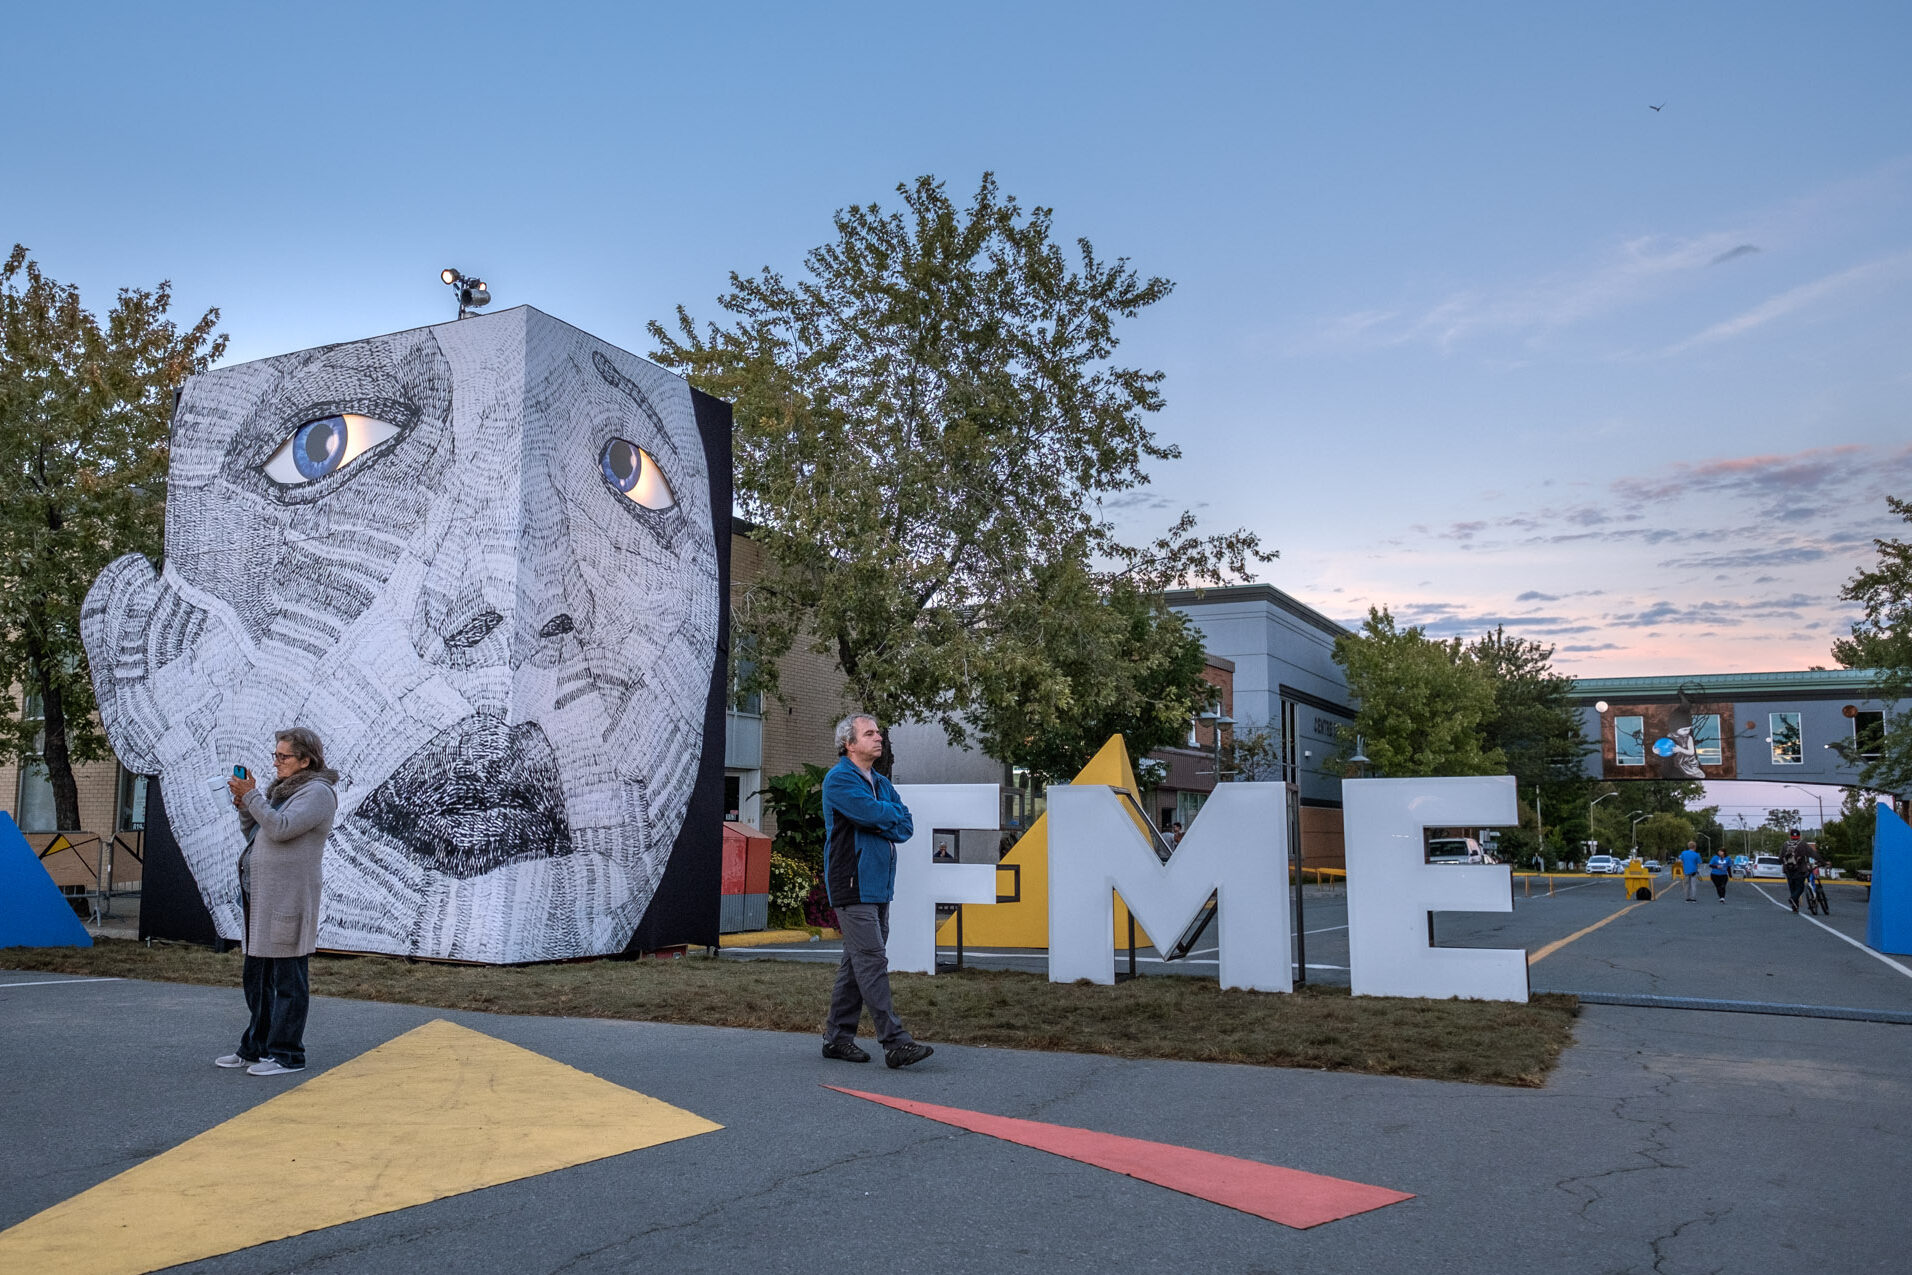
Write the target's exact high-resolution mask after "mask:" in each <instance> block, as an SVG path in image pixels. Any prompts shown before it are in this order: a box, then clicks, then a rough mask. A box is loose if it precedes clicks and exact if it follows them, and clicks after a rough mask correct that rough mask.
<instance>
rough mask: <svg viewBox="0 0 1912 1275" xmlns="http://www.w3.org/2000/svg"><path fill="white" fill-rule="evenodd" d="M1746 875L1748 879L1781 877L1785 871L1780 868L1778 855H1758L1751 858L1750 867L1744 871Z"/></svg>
mask: <svg viewBox="0 0 1912 1275" xmlns="http://www.w3.org/2000/svg"><path fill="white" fill-rule="evenodd" d="M1746 875H1747V876H1749V877H1783V876H1785V875H1786V869H1784V868H1783V867H1781V866H1780V864H1779V856H1778V855H1776V854H1759V855H1754V856H1753V862H1752V866H1751V867H1749V868H1748V869H1747V870H1746Z"/></svg>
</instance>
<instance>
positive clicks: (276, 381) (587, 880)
mask: <svg viewBox="0 0 1912 1275" xmlns="http://www.w3.org/2000/svg"><path fill="white" fill-rule="evenodd" d="M729 426H730V414H729V409H728V407H726V406H725V405H724V404H722V403H720V402H718V401H717V400H715V399H711V398H709V397H707V396H704V395H701V394H697V393H696V392H695V391H693V390H692V389H691V388H690V386H689V385H688V383H686V382H685V381H684V380H682V379H681V378H679V377H677V376H675V375H672V374H671V373H668V372H666V371H664V370H663V369H661V368H658V367H656V366H654V365H652V364H650V363H647V362H645V361H644V360H642V359H639V358H637V357H635V356H633V355H631V354H628V353H626V352H624V351H622V350H619V349H617V348H615V347H613V346H610V345H607V344H605V343H604V342H602V341H599V340H596V339H595V338H593V337H591V336H589V335H587V334H586V333H583V332H581V331H579V330H577V329H576V328H572V327H570V326H568V325H566V324H564V323H560V322H559V321H557V320H555V319H553V318H551V317H550V316H548V315H545V314H542V313H540V312H538V311H536V310H533V309H529V308H522V307H521V308H519V309H516V310H508V311H504V312H502V313H499V314H494V315H488V316H486V317H484V318H480V319H470V320H466V321H463V322H453V323H445V324H440V325H437V326H434V327H428V328H419V329H416V330H414V331H410V332H400V333H397V334H394V335H391V336H383V337H376V338H373V339H371V340H365V341H352V342H347V343H345V344H342V345H333V346H327V347H324V348H321V349H315V350H306V351H302V352H300V353H297V354H288V355H284V356H281V357H278V358H270V359H262V360H259V361H257V362H253V363H245V364H240V365H238V366H235V367H227V368H221V369H218V370H216V371H212V372H208V373H206V374H204V375H200V376H196V377H193V378H192V379H191V380H190V381H189V382H188V383H187V385H186V387H185V390H184V393H183V395H182V397H181V400H180V403H179V406H178V410H177V412H176V415H175V418H174V423H173V435H172V454H171V470H170V475H169V479H168V489H167V507H166V553H165V562H164V565H163V568H162V569H160V570H158V571H157V572H156V571H155V570H154V568H153V566H152V565H151V564H150V563H148V562H147V561H146V559H144V558H142V557H138V556H132V557H126V558H121V559H120V560H118V561H117V562H115V563H113V564H112V565H111V566H110V567H108V568H107V569H106V571H104V572H103V573H102V574H101V576H100V578H99V580H98V581H97V582H96V583H95V584H94V586H93V589H92V590H91V592H90V593H89V594H88V597H87V603H86V608H85V612H84V616H83V619H82V632H83V636H84V638H85V642H86V647H87V652H88V655H89V656H90V657H91V661H92V668H93V675H94V680H95V686H96V689H97V691H98V695H99V703H100V712H101V716H102V718H103V719H104V721H105V725H106V730H107V733H108V735H109V737H110V738H111V740H112V743H113V746H114V748H115V750H116V751H117V752H118V753H119V756H120V758H121V760H122V761H123V762H124V763H125V764H126V765H127V766H128V767H129V768H130V769H133V770H136V771H139V772H141V773H146V774H154V775H158V776H160V777H161V782H162V785H163V790H164V793H165V809H166V814H167V817H168V820H169V822H170V824H171V827H172V831H173V834H174V836H175V837H176V839H177V841H178V843H179V846H180V850H181V853H182V854H183V856H184V858H185V860H186V863H187V865H188V867H189V868H190V870H191V872H192V874H193V877H194V879H195V881H196V882H197V884H198V887H199V892H200V895H201V896H202V897H203V898H204V900H205V902H206V905H207V908H208V910H209V911H210V912H211V914H212V918H213V922H214V926H215V928H216V929H217V930H218V932H219V933H220V934H222V935H225V936H227V937H237V936H238V935H239V933H240V900H239V893H238V880H237V875H236V871H235V867H236V863H237V860H238V857H239V852H240V850H241V849H242V848H243V839H242V837H241V834H240V830H239V823H238V819H237V817H236V816H235V813H234V811H233V809H232V806H231V803H230V799H229V797H228V794H227V793H226V791H225V789H224V786H223V784H222V783H220V782H218V781H219V780H220V779H221V777H223V776H224V775H227V774H229V773H230V770H231V767H232V766H233V765H234V764H243V765H245V766H247V767H249V768H250V769H252V770H253V771H255V772H257V773H258V774H260V775H261V776H262V777H268V778H269V777H270V775H271V773H272V771H271V767H270V753H271V748H272V738H273V732H274V731H275V730H281V729H284V728H286V727H289V726H293V725H303V726H309V727H311V728H312V729H314V730H316V731H317V732H318V734H319V736H320V738H321V739H322V740H323V741H324V743H325V747H326V753H327V761H328V763H329V764H330V765H331V766H332V767H333V768H334V769H336V770H338V771H339V773H340V777H341V778H340V785H339V798H340V801H339V814H338V820H337V823H336V825H335V827H334V829H333V833H332V838H331V841H330V842H329V843H328V845H327V848H326V858H325V873H326V880H325V903H324V916H323V919H322V922H321V925H320V930H319V943H320V946H321V947H326V948H334V949H342V950H350V951H371V952H394V953H406V954H411V955H421V956H433V957H445V958H454V959H464V960H475V961H492V962H516V961H531V960H548V959H557V958H564V957H573V956H583V955H591V954H597V953H609V952H616V951H619V950H622V949H623V948H624V947H625V946H626V945H627V944H628V943H629V942H630V940H631V937H632V935H633V933H634V931H635V930H636V929H637V927H638V925H639V923H640V921H641V920H643V918H644V916H645V913H646V910H647V908H649V907H650V905H651V902H652V899H653V896H654V894H655V893H656V891H657V889H658V886H659V883H660V881H661V880H662V879H663V877H664V874H665V868H666V866H667V864H668V863H669V862H670V861H671V859H672V855H673V852H674V851H681V853H683V854H687V855H688V854H703V855H708V856H709V858H710V860H711V862H712V863H713V864H714V863H715V862H716V856H717V853H718V850H717V836H718V830H719V825H718V823H717V816H716V811H715V809H714V807H715V804H716V801H717V798H716V797H715V796H712V797H711V798H710V804H711V805H712V806H713V810H712V812H711V815H710V818H709V819H708V821H707V822H708V823H709V828H708V830H707V833H708V835H707V836H704V835H703V832H704V830H702V829H701V828H699V829H693V830H692V831H691V832H688V833H686V832H685V828H686V814H687V809H688V808H689V806H690V804H691V801H692V796H693V792H694V791H701V790H708V789H710V788H711V786H712V785H713V784H715V785H721V774H722V756H721V754H722V748H723V740H722V737H721V736H722V731H721V721H722V718H721V711H722V710H721V703H722V698H721V697H722V693H723V671H724V670H723V661H724V653H723V645H724V642H725V640H726V634H725V623H724V596H723V587H724V581H725V575H726V570H725V567H726V564H727V553H726V552H725V542H724V541H722V540H720V539H719V535H718V532H717V524H718V523H719V522H723V523H724V524H726V527H727V523H728V519H729V515H730V510H729V454H730V453H729V447H730V440H729ZM713 723H715V724H717V728H716V729H712V728H711V727H712V725H713ZM700 776H701V777H702V780H703V783H702V785H701V788H700V783H699V781H700ZM700 800H701V797H700ZM698 822H700V823H701V822H703V821H698ZM680 833H682V834H684V836H683V838H682V840H683V844H682V845H680ZM703 840H708V841H709V842H710V844H709V845H708V846H704V845H702V841H703ZM692 843H696V844H692ZM713 871H714V869H713ZM713 881H714V877H713ZM710 894H711V899H710V908H711V909H712V914H711V924H710V927H709V928H710V930H711V933H712V936H713V940H712V941H714V934H715V911H714V909H715V898H716V894H715V886H714V884H713V886H712V889H711V891H710Z"/></svg>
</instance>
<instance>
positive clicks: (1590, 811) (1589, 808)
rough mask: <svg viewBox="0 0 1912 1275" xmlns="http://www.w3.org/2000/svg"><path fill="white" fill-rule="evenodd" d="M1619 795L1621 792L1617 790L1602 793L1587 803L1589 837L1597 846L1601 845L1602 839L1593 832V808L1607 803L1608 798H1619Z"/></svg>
mask: <svg viewBox="0 0 1912 1275" xmlns="http://www.w3.org/2000/svg"><path fill="white" fill-rule="evenodd" d="M1619 795H1620V790H1619V789H1617V788H1616V789H1614V790H1613V791H1612V792H1603V793H1601V794H1600V795H1599V796H1598V797H1595V798H1594V799H1593V800H1592V801H1589V802H1588V803H1587V837H1588V839H1589V840H1591V841H1592V842H1593V843H1594V844H1595V845H1598V844H1600V838H1599V837H1597V836H1595V835H1594V832H1593V808H1594V807H1595V806H1597V805H1599V804H1600V803H1601V802H1603V801H1605V800H1606V799H1607V798H1608V797H1618V796H1619Z"/></svg>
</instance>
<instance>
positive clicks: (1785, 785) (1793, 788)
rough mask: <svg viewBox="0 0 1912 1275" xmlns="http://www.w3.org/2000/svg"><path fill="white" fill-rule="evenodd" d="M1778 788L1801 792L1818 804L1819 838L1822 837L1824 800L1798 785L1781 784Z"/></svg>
mask: <svg viewBox="0 0 1912 1275" xmlns="http://www.w3.org/2000/svg"><path fill="white" fill-rule="evenodd" d="M1779 786H1780V787H1781V788H1790V789H1792V790H1793V791H1794V792H1803V793H1805V794H1806V795H1807V796H1808V797H1811V798H1812V799H1813V800H1814V801H1816V802H1818V803H1819V834H1820V835H1821V836H1824V835H1825V832H1826V799H1825V798H1824V797H1821V796H1820V795H1819V794H1818V793H1816V792H1814V791H1812V789H1810V788H1801V787H1800V786H1799V785H1798V784H1781V785H1779Z"/></svg>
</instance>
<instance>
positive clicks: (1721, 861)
mask: <svg viewBox="0 0 1912 1275" xmlns="http://www.w3.org/2000/svg"><path fill="white" fill-rule="evenodd" d="M1706 868H1707V871H1708V872H1709V873H1710V874H1711V876H1712V878H1713V888H1714V889H1715V890H1718V891H1719V901H1720V902H1721V903H1724V902H1726V878H1727V877H1729V876H1731V875H1732V874H1733V861H1732V860H1731V859H1729V858H1727V857H1726V852H1725V851H1724V850H1720V851H1717V852H1716V853H1715V854H1714V855H1713V857H1712V858H1710V859H1708V860H1707V861H1706Z"/></svg>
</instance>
